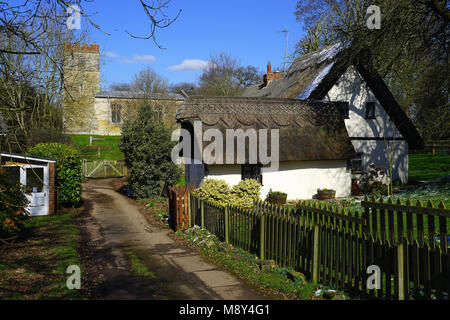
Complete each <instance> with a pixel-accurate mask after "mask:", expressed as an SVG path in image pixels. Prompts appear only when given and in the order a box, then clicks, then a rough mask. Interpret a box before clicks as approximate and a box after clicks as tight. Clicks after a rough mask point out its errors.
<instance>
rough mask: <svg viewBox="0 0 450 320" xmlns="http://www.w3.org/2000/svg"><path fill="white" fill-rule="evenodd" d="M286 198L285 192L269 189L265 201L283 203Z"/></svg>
mask: <svg viewBox="0 0 450 320" xmlns="http://www.w3.org/2000/svg"><path fill="white" fill-rule="evenodd" d="M286 199H287V193H284V192H281V191H272V189H270V190H269V193H268V194H267V198H266V201H267V202H270V203H272V204H277V205H285V204H286Z"/></svg>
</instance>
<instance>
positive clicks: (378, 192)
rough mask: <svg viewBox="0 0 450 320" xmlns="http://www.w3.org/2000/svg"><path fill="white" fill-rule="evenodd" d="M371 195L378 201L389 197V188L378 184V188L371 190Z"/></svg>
mask: <svg viewBox="0 0 450 320" xmlns="http://www.w3.org/2000/svg"><path fill="white" fill-rule="evenodd" d="M370 194H371V195H373V196H374V197H375V198H377V199H378V198H380V197H381V196H387V195H388V188H387V186H386V185H384V184H377V185H376V186H374V187H373V188H371V190H370Z"/></svg>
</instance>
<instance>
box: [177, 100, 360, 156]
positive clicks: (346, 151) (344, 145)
mask: <svg viewBox="0 0 450 320" xmlns="http://www.w3.org/2000/svg"><path fill="white" fill-rule="evenodd" d="M176 119H177V121H178V122H180V123H182V126H183V127H184V128H188V129H191V130H192V124H193V122H194V121H201V122H202V130H203V133H204V132H205V131H206V130H208V129H211V128H213V129H218V130H220V131H221V132H222V133H223V137H226V129H242V130H244V131H246V130H247V129H249V128H253V129H256V130H258V129H279V137H280V140H279V142H280V148H279V156H280V161H292V160H338V159H349V158H351V157H353V156H354V153H355V150H354V148H353V146H352V144H351V142H350V140H349V137H348V134H347V130H346V128H345V123H344V119H343V117H342V115H341V113H340V112H339V111H338V109H337V107H335V106H334V105H333V104H331V103H324V102H311V101H308V102H306V101H299V100H295V99H262V98H242V97H234V98H231V97H215V98H203V97H189V98H188V99H187V100H186V101H185V102H184V103H183V104H182V105H181V107H180V108H179V109H178V112H177V115H176ZM209 143H210V142H204V143H203V144H204V146H207V145H208V144H209ZM268 144H269V147H270V133H269V138H268ZM246 148H247V151H248V145H247V146H246ZM224 152H226V151H225V148H224ZM268 154H271V151H270V150H269V152H268ZM246 157H247V158H246V160H247V161H248V152H246Z"/></svg>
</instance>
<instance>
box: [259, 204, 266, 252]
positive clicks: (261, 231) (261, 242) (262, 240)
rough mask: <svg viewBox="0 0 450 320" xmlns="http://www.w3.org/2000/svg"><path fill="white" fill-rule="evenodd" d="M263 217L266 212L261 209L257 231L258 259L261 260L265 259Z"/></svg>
mask: <svg viewBox="0 0 450 320" xmlns="http://www.w3.org/2000/svg"><path fill="white" fill-rule="evenodd" d="M265 215H266V211H265V210H264V209H263V210H262V212H261V220H260V223H261V224H260V229H259V233H260V239H259V243H260V246H259V258H260V259H261V260H264V259H265V240H266V235H265V229H266V228H265Z"/></svg>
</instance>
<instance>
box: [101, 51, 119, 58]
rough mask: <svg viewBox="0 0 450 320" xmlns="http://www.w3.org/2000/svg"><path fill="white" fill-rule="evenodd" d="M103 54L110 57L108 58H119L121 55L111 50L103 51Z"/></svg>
mask: <svg viewBox="0 0 450 320" xmlns="http://www.w3.org/2000/svg"><path fill="white" fill-rule="evenodd" d="M102 55H103V56H104V57H108V58H118V57H119V55H118V54H117V53H115V52H109V51H106V52H103V54H102Z"/></svg>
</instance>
